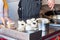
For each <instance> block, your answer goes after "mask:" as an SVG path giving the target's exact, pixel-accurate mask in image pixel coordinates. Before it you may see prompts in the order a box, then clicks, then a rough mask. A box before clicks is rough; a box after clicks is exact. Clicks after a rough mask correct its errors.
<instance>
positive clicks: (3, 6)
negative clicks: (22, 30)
mask: <svg viewBox="0 0 60 40" xmlns="http://www.w3.org/2000/svg"><path fill="white" fill-rule="evenodd" d="M6 20H8V21H10V19H9V18H8V4H7V1H6V0H0V24H1V23H2V24H3V25H4V26H5V21H6Z"/></svg>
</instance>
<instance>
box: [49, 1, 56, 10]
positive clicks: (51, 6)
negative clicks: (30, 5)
mask: <svg viewBox="0 0 60 40" xmlns="http://www.w3.org/2000/svg"><path fill="white" fill-rule="evenodd" d="M54 5H55V0H48V6H49V8H50V9H51V10H53V8H54Z"/></svg>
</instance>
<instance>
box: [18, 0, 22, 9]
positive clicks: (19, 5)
mask: <svg viewBox="0 0 60 40" xmlns="http://www.w3.org/2000/svg"><path fill="white" fill-rule="evenodd" d="M21 3H22V0H20V1H19V4H18V7H19V8H21Z"/></svg>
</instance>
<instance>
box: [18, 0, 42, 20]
mask: <svg viewBox="0 0 60 40" xmlns="http://www.w3.org/2000/svg"><path fill="white" fill-rule="evenodd" d="M18 7H19V8H18V15H19V19H20V20H27V19H31V18H38V17H39V12H40V8H41V0H21V1H20V2H19V5H18Z"/></svg>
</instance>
